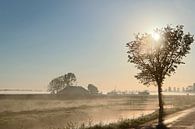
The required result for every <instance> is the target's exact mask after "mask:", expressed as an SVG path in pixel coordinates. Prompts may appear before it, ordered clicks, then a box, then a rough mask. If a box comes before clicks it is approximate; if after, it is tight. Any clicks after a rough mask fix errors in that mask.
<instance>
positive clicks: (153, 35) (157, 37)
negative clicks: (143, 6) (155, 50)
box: [152, 32, 160, 41]
mask: <svg viewBox="0 0 195 129" xmlns="http://www.w3.org/2000/svg"><path fill="white" fill-rule="evenodd" d="M152 38H153V39H154V40H156V41H158V40H159V39H160V35H159V34H158V33H157V32H153V33H152Z"/></svg>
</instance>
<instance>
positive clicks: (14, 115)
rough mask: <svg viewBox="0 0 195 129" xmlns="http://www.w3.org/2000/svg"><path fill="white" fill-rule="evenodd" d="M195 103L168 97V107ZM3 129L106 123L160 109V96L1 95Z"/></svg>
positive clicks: (188, 98) (0, 123)
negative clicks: (59, 96) (71, 96)
mask: <svg viewBox="0 0 195 129" xmlns="http://www.w3.org/2000/svg"><path fill="white" fill-rule="evenodd" d="M192 104H195V96H187V95H185V96H165V108H181V107H184V106H186V107H188V106H190V105H192ZM0 109H1V110H0V129H53V128H55V129H57V128H63V127H65V126H67V125H68V124H70V123H71V124H76V125H80V124H82V123H85V124H86V125H89V126H91V125H93V124H96V123H100V122H101V123H102V124H106V123H109V122H116V121H118V120H120V119H126V118H130V119H133V118H137V117H139V116H143V115H146V114H150V113H152V112H154V111H155V110H157V109H158V101H157V96H155V95H149V96H137V95H134V96H133V95H132V96H115V97H114V96H113V97H108V96H104V97H96V98H91V99H89V98H88V99H84V98H82V99H62V98H57V97H50V96H48V95H46V96H44V95H42V96H41V95H31V96H28V95H3V96H0Z"/></svg>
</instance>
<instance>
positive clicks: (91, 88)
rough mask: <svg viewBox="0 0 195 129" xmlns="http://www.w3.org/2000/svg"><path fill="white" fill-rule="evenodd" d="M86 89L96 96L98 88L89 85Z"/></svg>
mask: <svg viewBox="0 0 195 129" xmlns="http://www.w3.org/2000/svg"><path fill="white" fill-rule="evenodd" d="M87 88H88V91H89V92H90V93H91V94H98V88H97V87H96V86H94V85H93V84H89V85H88V87H87Z"/></svg>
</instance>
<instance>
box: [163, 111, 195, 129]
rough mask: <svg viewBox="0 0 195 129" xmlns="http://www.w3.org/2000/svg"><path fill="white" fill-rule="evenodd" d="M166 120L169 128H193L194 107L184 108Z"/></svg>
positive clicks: (194, 120) (194, 127)
mask: <svg viewBox="0 0 195 129" xmlns="http://www.w3.org/2000/svg"><path fill="white" fill-rule="evenodd" d="M166 121H167V124H168V126H169V127H170V129H195V108H191V109H188V110H184V111H182V112H180V113H179V114H178V115H175V116H174V117H172V118H171V117H170V118H168V119H167V120H166ZM166 121H165V122H166Z"/></svg>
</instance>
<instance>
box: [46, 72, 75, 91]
mask: <svg viewBox="0 0 195 129" xmlns="http://www.w3.org/2000/svg"><path fill="white" fill-rule="evenodd" d="M75 82H76V76H75V74H74V73H67V74H65V75H64V76H59V77H57V78H55V79H53V80H52V81H51V82H50V83H49V85H48V91H50V92H51V93H52V94H57V93H58V92H59V91H61V90H63V89H64V88H65V87H67V86H73V85H74V84H75Z"/></svg>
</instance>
